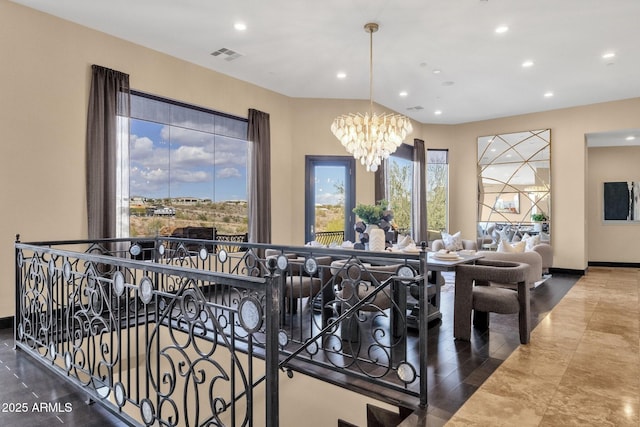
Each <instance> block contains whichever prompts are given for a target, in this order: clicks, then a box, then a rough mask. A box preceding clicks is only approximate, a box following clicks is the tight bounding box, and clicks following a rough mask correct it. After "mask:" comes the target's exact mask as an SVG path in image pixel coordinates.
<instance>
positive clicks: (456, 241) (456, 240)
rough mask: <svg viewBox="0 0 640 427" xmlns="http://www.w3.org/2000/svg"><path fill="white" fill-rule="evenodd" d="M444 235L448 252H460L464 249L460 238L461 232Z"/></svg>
mask: <svg viewBox="0 0 640 427" xmlns="http://www.w3.org/2000/svg"><path fill="white" fill-rule="evenodd" d="M441 234H442V241H443V242H444V248H445V249H446V250H448V251H459V250H462V249H464V247H463V246H462V238H461V237H460V231H458V232H457V233H455V234H449V233H445V232H444V231H443V232H442V233H441Z"/></svg>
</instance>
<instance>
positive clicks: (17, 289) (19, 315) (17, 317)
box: [13, 234, 22, 350]
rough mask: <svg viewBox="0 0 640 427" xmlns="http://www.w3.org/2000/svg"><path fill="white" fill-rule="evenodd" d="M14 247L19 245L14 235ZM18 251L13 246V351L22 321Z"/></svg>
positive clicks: (18, 235) (18, 240) (18, 238)
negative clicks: (14, 280)
mask: <svg viewBox="0 0 640 427" xmlns="http://www.w3.org/2000/svg"><path fill="white" fill-rule="evenodd" d="M15 243H16V245H17V244H18V243H20V234H16V242H15ZM19 253H20V252H19V250H18V248H17V247H16V246H15V245H14V256H13V268H14V269H15V270H14V271H15V278H16V282H15V293H16V294H15V304H16V307H15V317H14V318H13V349H14V350H15V349H16V348H17V347H16V343H17V342H18V322H21V321H22V320H21V319H22V312H21V311H20V305H21V304H20V298H21V295H20V289H21V283H22V269H21V268H20V266H19V265H18V256H19Z"/></svg>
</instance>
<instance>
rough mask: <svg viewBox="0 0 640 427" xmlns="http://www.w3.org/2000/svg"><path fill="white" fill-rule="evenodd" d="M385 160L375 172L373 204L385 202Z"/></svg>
mask: <svg viewBox="0 0 640 427" xmlns="http://www.w3.org/2000/svg"><path fill="white" fill-rule="evenodd" d="M386 164H387V162H386V160H385V161H383V162H382V163H381V164H380V166H378V170H377V171H376V172H375V178H374V179H375V183H374V190H373V193H374V197H375V199H374V202H375V203H378V202H379V201H380V200H387V170H386Z"/></svg>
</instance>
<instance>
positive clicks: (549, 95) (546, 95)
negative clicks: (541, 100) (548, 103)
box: [544, 92, 553, 98]
mask: <svg viewBox="0 0 640 427" xmlns="http://www.w3.org/2000/svg"><path fill="white" fill-rule="evenodd" d="M552 96H553V92H545V94H544V97H545V98H551V97H552Z"/></svg>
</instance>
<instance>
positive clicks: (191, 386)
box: [15, 237, 427, 425]
mask: <svg viewBox="0 0 640 427" xmlns="http://www.w3.org/2000/svg"><path fill="white" fill-rule="evenodd" d="M149 241H150V239H132V240H115V239H114V240H104V241H97V242H86V241H67V242H43V243H21V242H19V241H18V242H16V245H15V248H16V344H17V346H18V347H19V348H21V349H23V350H25V351H27V352H29V353H30V354H32V355H33V356H35V357H37V358H38V359H40V360H42V361H43V362H44V363H45V365H46V366H48V367H49V368H50V369H52V370H54V371H56V372H58V373H59V374H60V375H62V376H64V377H65V378H67V379H68V380H69V381H71V382H73V383H74V384H76V385H77V386H79V387H82V389H83V390H85V391H86V392H87V393H89V394H90V395H91V396H92V398H93V399H94V400H96V401H99V402H101V403H103V404H104V405H105V406H107V407H108V408H110V409H111V410H112V411H113V412H115V413H118V414H119V415H120V416H122V417H123V418H125V419H127V420H128V421H129V422H138V423H141V424H147V425H150V424H153V423H158V424H160V425H180V424H188V425H206V424H207V423H211V425H222V424H224V425H250V424H251V419H253V418H254V417H256V416H257V417H260V419H266V420H267V425H276V424H277V419H278V398H277V396H278V392H277V389H278V381H277V378H278V374H277V372H278V369H287V370H305V366H315V367H316V368H319V369H330V370H333V371H338V372H340V373H343V374H345V375H347V376H351V377H355V378H361V379H364V380H366V381H368V382H371V383H377V384H379V385H381V386H384V387H386V388H389V389H393V390H396V391H401V392H403V393H405V394H407V395H408V396H410V397H413V398H416V405H420V406H425V405H426V403H427V394H426V331H427V324H426V315H424V316H423V315H422V314H421V316H420V322H421V323H420V327H419V328H418V331H410V330H409V326H408V324H407V320H406V313H407V306H406V304H407V295H408V294H412V295H414V297H417V299H418V300H419V304H426V300H427V281H426V280H425V279H424V277H425V274H426V258H425V256H424V254H422V255H408V254H397V253H378V254H374V253H367V252H364V251H353V250H344V249H326V248H325V249H317V248H310V247H287V246H273V245H264V244H248V243H246V242H224V244H225V245H232V246H233V245H238V246H240V245H242V247H243V251H241V252H238V251H230V252H227V251H226V250H224V249H221V250H219V251H217V253H212V252H211V251H210V250H208V248H209V247H210V245H211V244H212V241H207V240H197V239H178V238H166V237H162V238H161V237H158V238H155V239H153V245H150V244H149ZM143 242H145V243H144V244H143ZM213 243H214V244H215V243H216V242H213ZM187 248H189V249H187ZM409 299H411V297H409ZM423 306H426V305H423ZM424 311H425V310H420V312H421V313H424ZM410 340H413V341H414V342H413V344H410ZM416 348H417V349H418V350H415V349H416ZM246 355H252V356H254V357H247V356H246ZM256 363H261V364H264V372H266V374H265V375H264V376H261V377H256V376H255V375H254V374H253V373H254V372H256V371H261V370H262V369H258V370H256V369H255V366H254V365H255V364H256ZM263 383H264V385H262V384H263ZM260 386H264V387H267V392H266V394H265V396H267V402H266V408H267V409H266V411H267V413H266V414H255V413H254V410H253V403H254V400H253V390H254V389H255V387H260Z"/></svg>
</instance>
